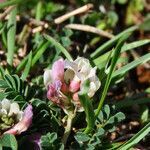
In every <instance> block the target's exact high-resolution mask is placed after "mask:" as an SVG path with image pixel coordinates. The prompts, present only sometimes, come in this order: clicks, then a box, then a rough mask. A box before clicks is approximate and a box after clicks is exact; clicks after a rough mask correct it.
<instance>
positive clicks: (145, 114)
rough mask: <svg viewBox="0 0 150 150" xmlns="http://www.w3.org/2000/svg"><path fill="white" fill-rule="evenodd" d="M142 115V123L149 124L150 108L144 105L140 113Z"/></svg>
mask: <svg viewBox="0 0 150 150" xmlns="http://www.w3.org/2000/svg"><path fill="white" fill-rule="evenodd" d="M140 112H141V113H140V114H141V115H140V120H141V123H142V124H144V123H146V122H148V119H149V107H148V106H146V105H144V106H143V107H141V111H140Z"/></svg>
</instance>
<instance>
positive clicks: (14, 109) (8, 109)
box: [0, 99, 33, 135]
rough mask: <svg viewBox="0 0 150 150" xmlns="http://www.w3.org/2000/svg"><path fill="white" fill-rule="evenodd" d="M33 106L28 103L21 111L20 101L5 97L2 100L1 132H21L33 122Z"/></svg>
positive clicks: (0, 103)
mask: <svg viewBox="0 0 150 150" xmlns="http://www.w3.org/2000/svg"><path fill="white" fill-rule="evenodd" d="M32 117H33V112H32V106H31V105H28V106H27V107H26V109H25V110H24V111H21V110H20V108H19V105H18V103H16V102H12V103H11V102H10V101H9V100H8V99H3V100H2V101H1V102H0V134H5V133H9V134H14V135H16V134H20V133H22V132H24V131H26V130H27V129H28V127H29V126H30V125H31V123H32Z"/></svg>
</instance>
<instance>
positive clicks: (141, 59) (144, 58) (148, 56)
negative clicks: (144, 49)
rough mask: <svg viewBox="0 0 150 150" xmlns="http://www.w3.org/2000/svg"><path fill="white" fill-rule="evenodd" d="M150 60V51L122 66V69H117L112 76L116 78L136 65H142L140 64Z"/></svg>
mask: <svg viewBox="0 0 150 150" xmlns="http://www.w3.org/2000/svg"><path fill="white" fill-rule="evenodd" d="M149 60H150V53H148V54H146V55H144V56H142V57H139V58H137V59H136V60H134V61H132V62H130V63H128V64H127V65H125V66H123V67H121V68H120V69H118V70H116V71H115V72H114V73H113V75H112V78H116V77H118V76H122V75H124V74H125V73H126V72H128V71H129V70H131V69H133V68H135V67H136V66H138V65H140V64H143V63H145V62H147V61H149Z"/></svg>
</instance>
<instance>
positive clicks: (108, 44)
mask: <svg viewBox="0 0 150 150" xmlns="http://www.w3.org/2000/svg"><path fill="white" fill-rule="evenodd" d="M137 29H138V26H133V27H130V28H128V29H126V30H124V31H123V32H121V33H119V34H118V35H116V36H115V37H114V38H112V39H111V40H109V41H108V42H106V43H105V44H103V45H102V46H100V47H99V48H97V49H96V50H95V52H93V53H92V54H91V57H92V58H96V57H98V55H100V54H101V53H103V52H104V51H105V50H107V49H109V48H111V47H112V46H114V44H115V43H116V42H117V41H118V40H119V39H120V38H121V37H122V36H124V35H125V34H126V33H129V32H133V31H135V30H137Z"/></svg>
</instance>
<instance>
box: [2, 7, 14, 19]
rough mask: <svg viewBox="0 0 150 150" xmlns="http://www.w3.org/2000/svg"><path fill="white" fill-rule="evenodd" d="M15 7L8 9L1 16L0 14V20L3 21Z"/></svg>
mask: <svg viewBox="0 0 150 150" xmlns="http://www.w3.org/2000/svg"><path fill="white" fill-rule="evenodd" d="M14 7H15V6H10V7H8V8H7V9H6V10H5V11H4V12H3V13H2V14H0V20H3V19H4V18H5V17H6V16H7V15H8V14H9V13H10V12H11V11H12V10H13V9H14Z"/></svg>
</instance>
